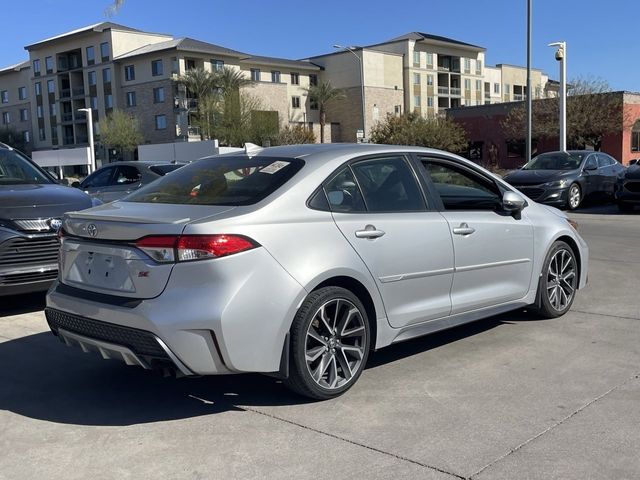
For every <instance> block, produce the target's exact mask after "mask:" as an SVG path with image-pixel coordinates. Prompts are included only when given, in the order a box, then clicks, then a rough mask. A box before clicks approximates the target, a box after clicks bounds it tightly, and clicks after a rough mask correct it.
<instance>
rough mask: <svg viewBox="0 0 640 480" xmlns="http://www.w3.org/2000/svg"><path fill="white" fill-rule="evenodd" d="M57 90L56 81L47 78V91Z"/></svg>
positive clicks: (53, 91)
mask: <svg viewBox="0 0 640 480" xmlns="http://www.w3.org/2000/svg"><path fill="white" fill-rule="evenodd" d="M55 91H56V82H54V81H53V80H47V92H49V93H55Z"/></svg>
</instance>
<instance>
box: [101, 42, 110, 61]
mask: <svg viewBox="0 0 640 480" xmlns="http://www.w3.org/2000/svg"><path fill="white" fill-rule="evenodd" d="M100 57H102V61H103V62H108V61H109V42H104V43H101V44H100Z"/></svg>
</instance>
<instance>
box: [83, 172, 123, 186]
mask: <svg viewBox="0 0 640 480" xmlns="http://www.w3.org/2000/svg"><path fill="white" fill-rule="evenodd" d="M114 170H115V167H107V168H102V169H100V170H98V171H97V172H95V173H92V174H91V175H89V176H88V177H87V178H86V179H85V180H84V181H83V182H82V184H81V185H80V186H81V187H82V188H89V187H94V188H95V187H106V186H107V185H109V181H110V180H111V175H113V171H114Z"/></svg>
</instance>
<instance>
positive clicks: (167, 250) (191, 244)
mask: <svg viewBox="0 0 640 480" xmlns="http://www.w3.org/2000/svg"><path fill="white" fill-rule="evenodd" d="M259 246H260V245H259V244H258V243H256V242H255V241H253V240H251V239H250V238H248V237H245V236H242V235H153V236H149V237H144V238H141V239H140V240H138V241H137V242H136V247H138V248H139V249H140V250H142V251H143V252H145V253H146V254H147V255H149V256H150V257H151V258H152V259H153V260H155V261H156V262H160V263H169V262H188V261H192V260H203V259H207V258H219V257H226V256H228V255H233V254H234V253H240V252H244V251H246V250H251V249H252V248H256V247H259Z"/></svg>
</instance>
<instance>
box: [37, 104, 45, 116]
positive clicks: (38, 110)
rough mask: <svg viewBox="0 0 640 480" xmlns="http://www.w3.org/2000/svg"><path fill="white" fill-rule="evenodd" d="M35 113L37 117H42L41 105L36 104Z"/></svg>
mask: <svg viewBox="0 0 640 480" xmlns="http://www.w3.org/2000/svg"><path fill="white" fill-rule="evenodd" d="M36 115H37V116H38V118H43V117H44V113H43V111H42V105H38V106H37V107H36Z"/></svg>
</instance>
